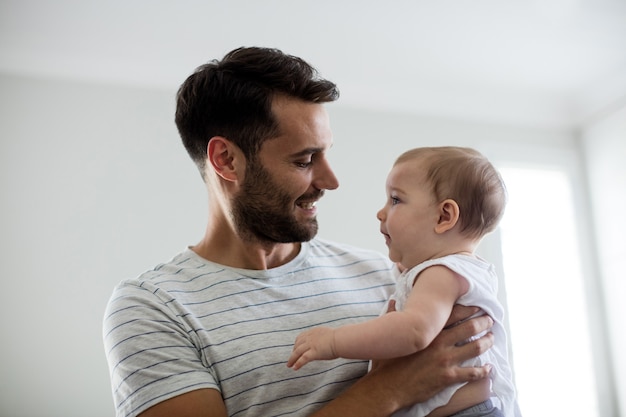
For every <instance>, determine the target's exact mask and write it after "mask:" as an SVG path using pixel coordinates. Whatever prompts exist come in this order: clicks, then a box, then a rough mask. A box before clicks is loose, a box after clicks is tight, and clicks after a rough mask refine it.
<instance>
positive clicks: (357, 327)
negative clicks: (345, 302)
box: [287, 265, 468, 369]
mask: <svg viewBox="0 0 626 417" xmlns="http://www.w3.org/2000/svg"><path fill="white" fill-rule="evenodd" d="M467 289H468V283H467V281H466V280H465V279H464V278H463V277H461V276H459V275H458V274H456V273H455V272H453V271H451V270H450V269H448V268H446V267H444V266H439V265H436V266H431V267H429V268H427V269H425V270H424V271H422V272H421V273H420V275H419V276H418V278H417V279H416V281H415V283H414V285H413V289H412V291H411V293H410V294H409V297H408V299H407V301H406V303H405V306H404V309H403V310H402V311H393V312H390V313H387V314H385V315H383V316H380V317H378V318H375V319H373V320H368V321H366V322H363V323H358V324H350V325H346V326H342V327H339V328H334V329H331V328H328V327H316V328H314V329H311V330H308V331H305V332H303V333H301V334H300V335H299V336H298V337H297V338H296V342H295V344H294V349H293V352H292V354H291V356H290V358H289V360H288V362H287V366H289V367H293V368H294V369H299V368H301V367H302V366H304V365H305V364H307V363H308V362H311V361H314V360H322V359H335V358H339V357H341V358H349V359H390V358H395V357H400V356H406V355H409V354H411V353H415V352H417V351H419V350H422V349H424V348H425V347H426V346H428V345H429V344H430V342H432V340H433V339H434V338H435V336H437V334H439V332H440V331H441V329H443V327H444V325H445V323H446V321H447V320H448V317H449V316H450V312H451V311H452V307H453V306H454V303H455V302H456V300H457V299H458V298H459V297H460V296H461V295H463V294H465V293H466V292H467Z"/></svg>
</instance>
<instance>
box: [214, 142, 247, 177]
mask: <svg viewBox="0 0 626 417" xmlns="http://www.w3.org/2000/svg"><path fill="white" fill-rule="evenodd" d="M240 158H243V155H242V154H241V151H240V150H239V148H238V147H237V146H236V145H235V144H234V143H232V142H231V141H229V140H228V139H226V138H224V137H221V136H214V137H212V138H211V140H209V144H208V145H207V159H208V160H209V163H210V164H211V166H212V167H213V170H214V171H215V173H217V175H219V176H220V177H222V178H223V179H225V180H226V181H237V180H238V173H237V169H236V167H237V163H238V162H239V160H240Z"/></svg>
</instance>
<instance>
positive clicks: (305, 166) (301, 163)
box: [296, 161, 311, 168]
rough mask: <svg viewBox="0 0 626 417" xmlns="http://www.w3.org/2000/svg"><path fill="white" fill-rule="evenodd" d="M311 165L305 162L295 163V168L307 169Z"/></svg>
mask: <svg viewBox="0 0 626 417" xmlns="http://www.w3.org/2000/svg"><path fill="white" fill-rule="evenodd" d="M310 165H311V161H307V162H296V166H298V167H300V168H307V167H309V166H310Z"/></svg>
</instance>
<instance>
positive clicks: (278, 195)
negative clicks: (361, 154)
mask: <svg viewBox="0 0 626 417" xmlns="http://www.w3.org/2000/svg"><path fill="white" fill-rule="evenodd" d="M272 111H273V112H274V114H275V115H276V117H277V119H278V123H279V134H278V136H277V137H275V138H271V139H269V140H267V141H265V142H264V143H263V145H262V147H261V150H260V151H259V154H258V157H257V158H256V160H251V161H248V162H247V166H246V173H245V178H244V181H243V183H242V184H241V188H240V190H239V192H238V193H237V195H236V196H235V197H234V199H233V216H234V219H235V223H236V225H237V227H238V229H239V231H240V233H242V234H244V236H245V234H249V235H251V237H253V238H255V239H258V240H261V241H265V242H271V243H290V242H303V241H308V240H310V239H312V238H313V237H314V236H315V234H316V233H317V228H318V226H317V218H316V215H317V209H316V207H315V203H316V202H317V200H319V199H320V198H321V197H322V195H323V194H324V190H333V189H335V188H337V187H338V186H339V183H338V182H337V178H336V177H335V174H334V172H333V171H332V169H331V168H330V165H329V164H328V160H327V159H326V151H327V150H328V149H329V148H330V146H331V145H332V133H331V131H330V126H329V121H328V115H327V113H326V111H325V109H324V107H323V106H322V105H321V104H313V103H306V102H302V101H299V100H294V99H289V98H283V97H278V98H275V99H274V103H273V105H272Z"/></svg>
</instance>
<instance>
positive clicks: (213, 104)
mask: <svg viewBox="0 0 626 417" xmlns="http://www.w3.org/2000/svg"><path fill="white" fill-rule="evenodd" d="M276 95H285V96H288V97H293V98H297V99H301V100H304V101H309V102H315V103H324V102H330V101H334V100H336V99H337V98H338V97H339V90H338V89H337V86H336V85H335V84H334V83H332V82H330V81H328V80H325V79H323V78H321V77H320V76H319V74H318V72H317V71H316V70H315V68H313V67H312V66H311V65H309V64H308V63H306V62H305V61H304V60H302V59H301V58H298V57H295V56H291V55H287V54H285V53H283V52H281V51H279V50H278V49H271V48H259V47H251V48H243V47H242V48H238V49H235V50H233V51H231V52H229V53H228V54H226V56H224V58H223V59H222V60H221V61H218V60H213V61H211V62H209V63H208V64H205V65H202V66H200V67H198V68H197V69H196V70H195V72H194V73H193V74H192V75H190V76H189V77H188V78H187V79H186V80H185V82H184V83H183V84H182V85H181V86H180V89H179V90H178V94H177V103H176V126H177V127H178V132H179V133H180V136H181V138H182V140H183V144H184V145H185V148H186V149H187V152H188V153H189V156H191V159H193V161H194V162H195V163H196V165H197V166H198V168H199V169H200V172H201V173H202V175H203V176H204V167H205V164H206V158H207V145H208V142H209V140H210V139H211V138H212V137H214V136H223V137H225V138H227V139H228V140H230V141H232V142H233V143H235V144H236V145H237V146H238V147H239V148H240V149H241V150H242V152H243V153H244V155H245V156H246V158H248V159H250V160H252V159H254V158H255V157H256V154H257V152H258V151H259V149H260V147H261V145H262V143H263V141H265V140H267V139H269V138H271V137H274V136H276V135H277V133H278V123H277V121H276V119H275V117H274V115H273V114H272V99H273V98H274V97H275V96H276Z"/></svg>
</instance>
